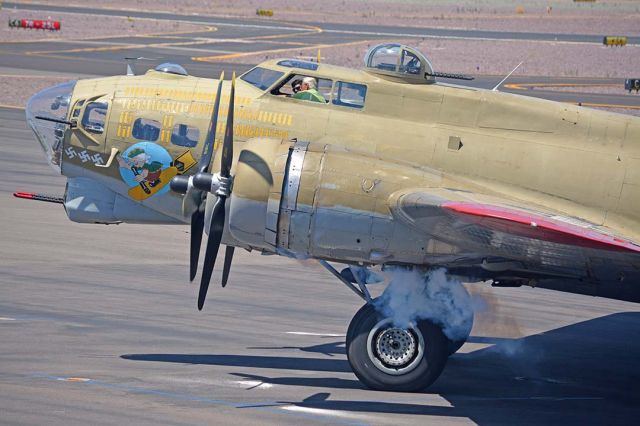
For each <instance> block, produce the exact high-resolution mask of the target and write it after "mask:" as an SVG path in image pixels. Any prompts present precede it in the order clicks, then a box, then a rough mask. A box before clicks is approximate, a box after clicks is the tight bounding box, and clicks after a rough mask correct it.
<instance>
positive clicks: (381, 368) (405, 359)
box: [347, 304, 449, 392]
mask: <svg viewBox="0 0 640 426" xmlns="http://www.w3.org/2000/svg"><path fill="white" fill-rule="evenodd" d="M448 344H449V342H448V340H447V337H446V336H445V335H444V333H443V332H442V329H441V328H440V327H439V326H438V325H436V324H434V323H433V322H431V321H426V320H423V321H419V322H418V323H417V324H415V325H411V326H409V327H408V328H399V327H395V326H394V325H393V322H392V321H391V320H390V319H388V318H384V317H382V316H381V314H380V313H379V312H378V311H377V310H376V309H375V308H374V307H373V305H371V304H366V305H364V306H363V307H362V308H360V310H359V311H358V312H357V313H356V315H355V316H354V317H353V319H352V320H351V323H350V324H349V329H348V331H347V357H348V359H349V364H351V368H352V369H353V372H354V373H355V375H356V376H358V379H360V381H361V382H362V383H364V384H365V385H367V386H368V387H370V388H371V389H377V390H388V391H398V392H414V391H418V390H421V389H424V388H426V387H427V386H429V385H431V384H432V383H433V382H435V380H436V379H437V378H438V376H440V373H442V370H443V369H444V366H445V364H446V363H447V357H448V355H449V353H448Z"/></svg>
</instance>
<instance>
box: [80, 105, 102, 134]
mask: <svg viewBox="0 0 640 426" xmlns="http://www.w3.org/2000/svg"><path fill="white" fill-rule="evenodd" d="M108 109H109V105H108V104H107V103H106V102H91V103H90V104H89V105H87V106H86V108H85V109H84V115H83V116H82V127H83V128H84V129H85V130H86V131H87V132H89V133H95V134H102V133H104V123H105V121H106V118H107V110H108Z"/></svg>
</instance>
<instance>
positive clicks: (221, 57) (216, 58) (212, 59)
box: [191, 40, 373, 62]
mask: <svg viewBox="0 0 640 426" xmlns="http://www.w3.org/2000/svg"><path fill="white" fill-rule="evenodd" d="M372 41H373V40H359V41H350V42H346V43H337V44H315V45H311V46H306V47H300V48H297V49H294V48H282V49H268V50H257V51H253V52H238V53H232V54H229V55H217V56H194V57H192V58H191V60H192V61H197V62H215V61H220V60H224V59H234V58H241V57H245V56H254V55H263V54H265V53H280V52H290V51H292V50H296V51H303V50H316V49H328V48H331V47H339V46H356V45H358V44H366V43H371V42H372Z"/></svg>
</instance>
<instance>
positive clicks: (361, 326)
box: [320, 261, 473, 392]
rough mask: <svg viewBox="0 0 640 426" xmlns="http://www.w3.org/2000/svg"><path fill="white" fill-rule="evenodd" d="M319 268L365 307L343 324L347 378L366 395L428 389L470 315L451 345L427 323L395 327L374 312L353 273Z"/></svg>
mask: <svg viewBox="0 0 640 426" xmlns="http://www.w3.org/2000/svg"><path fill="white" fill-rule="evenodd" d="M320 263H321V264H322V265H323V266H324V267H325V268H327V270H329V271H330V272H331V273H333V274H334V275H335V276H336V277H337V278H338V279H340V281H342V282H343V283H344V284H345V285H347V286H348V287H349V288H350V289H351V290H353V291H354V292H355V293H357V294H358V295H359V296H360V297H361V298H362V299H364V300H365V302H367V303H366V304H365V305H364V306H363V307H361V308H360V310H358V312H357V313H356V314H355V316H354V317H353V319H352V320H351V323H350V324H349V328H348V331H347V337H346V350H347V358H348V359H349V364H351V368H352V369H353V372H354V373H355V375H356V376H357V377H358V379H360V381H361V382H362V383H363V384H365V385H366V386H368V387H369V388H371V389H376V390H384V391H397V392H415V391H419V390H422V389H424V388H426V387H428V386H429V385H431V384H432V383H433V382H435V381H436V379H437V378H438V377H439V376H440V373H442V370H443V369H444V367H445V365H446V363H447V359H448V357H449V355H452V354H453V353H455V352H456V351H457V350H458V349H460V347H461V346H462V345H463V344H464V342H465V341H466V339H467V338H468V337H469V334H470V332H471V326H472V324H473V314H472V313H470V315H471V317H470V318H467V320H466V321H465V326H464V327H463V329H462V331H461V333H459V339H458V340H455V341H454V340H451V339H449V338H448V337H447V336H446V335H445V333H444V332H443V329H442V326H441V325H440V324H437V323H436V322H434V321H431V320H418V321H415V322H412V323H410V324H409V325H408V326H407V327H398V326H396V325H395V324H394V323H393V321H392V320H391V319H390V318H386V317H385V316H384V314H383V313H381V312H380V311H379V310H378V309H376V307H375V306H374V305H375V303H373V302H374V300H372V298H371V296H370V295H369V292H368V291H367V288H366V285H365V283H364V282H363V281H364V280H363V279H362V275H361V276H360V277H358V275H359V274H358V273H357V271H356V270H354V268H352V269H351V274H349V273H345V271H342V272H338V271H337V270H335V269H334V268H333V267H332V266H331V265H329V264H328V263H326V262H324V261H321V262H320ZM352 281H355V283H354V282H352Z"/></svg>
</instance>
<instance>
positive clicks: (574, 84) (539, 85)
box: [504, 83, 619, 90]
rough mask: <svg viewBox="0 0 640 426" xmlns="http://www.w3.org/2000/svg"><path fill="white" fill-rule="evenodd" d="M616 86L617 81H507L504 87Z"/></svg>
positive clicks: (517, 88) (520, 88) (523, 88)
mask: <svg viewBox="0 0 640 426" xmlns="http://www.w3.org/2000/svg"><path fill="white" fill-rule="evenodd" d="M594 86H595V87H600V86H607V87H616V86H619V84H617V83H509V84H505V85H504V87H505V88H507V89H514V90H529V89H530V88H532V87H594Z"/></svg>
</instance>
